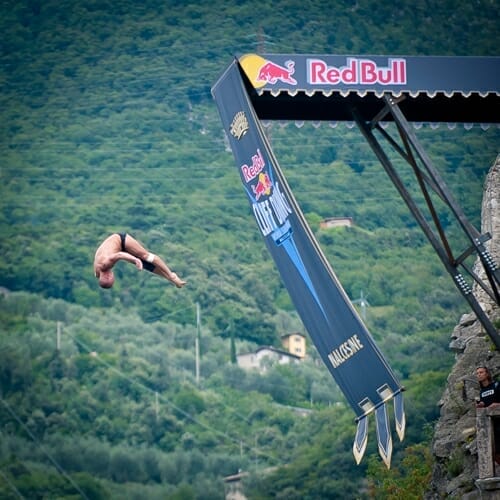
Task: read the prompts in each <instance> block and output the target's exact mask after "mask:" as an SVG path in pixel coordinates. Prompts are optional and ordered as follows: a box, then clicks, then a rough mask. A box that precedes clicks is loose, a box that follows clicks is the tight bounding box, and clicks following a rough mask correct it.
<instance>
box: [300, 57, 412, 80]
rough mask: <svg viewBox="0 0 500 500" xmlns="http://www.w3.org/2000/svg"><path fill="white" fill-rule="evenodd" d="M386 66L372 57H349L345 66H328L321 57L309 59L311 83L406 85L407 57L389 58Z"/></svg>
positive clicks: (308, 72) (308, 68)
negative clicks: (378, 63) (379, 64)
mask: <svg viewBox="0 0 500 500" xmlns="http://www.w3.org/2000/svg"><path fill="white" fill-rule="evenodd" d="M388 62H389V65H388V66H386V67H381V66H378V65H377V63H376V62H374V61H372V60H370V59H358V58H356V57H352V58H348V59H347V64H346V65H345V66H340V67H335V66H328V64H326V62H325V61H322V60H321V59H308V60H307V81H308V83H310V84H311V85H324V84H325V83H326V84H331V85H337V84H340V83H348V84H349V83H350V84H359V85H373V84H380V85H406V59H389V61H388Z"/></svg>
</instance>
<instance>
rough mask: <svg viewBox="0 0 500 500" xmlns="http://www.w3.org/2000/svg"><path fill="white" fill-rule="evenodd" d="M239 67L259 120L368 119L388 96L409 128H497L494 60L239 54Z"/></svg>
mask: <svg viewBox="0 0 500 500" xmlns="http://www.w3.org/2000/svg"><path fill="white" fill-rule="evenodd" d="M239 63H240V65H241V67H242V68H243V71H244V73H245V75H246V77H247V81H246V85H247V90H248V91H249V95H250V99H251V101H252V104H253V107H254V108H255V111H256V112H257V115H258V116H259V118H260V119H261V120H319V121H322V120H326V121H351V120H352V114H351V109H352V108H353V107H356V108H357V109H358V110H359V112H360V113H361V115H362V116H364V117H367V118H371V117H373V116H375V115H376V114H377V112H378V111H379V110H382V109H383V107H384V103H383V100H382V97H383V95H384V94H387V93H390V94H391V95H392V96H394V97H395V98H401V101H400V102H399V107H400V108H401V111H402V112H403V114H404V115H405V117H406V119H407V120H408V121H410V122H430V123H432V122H446V123H484V124H490V123H499V121H500V112H499V111H500V106H499V101H500V100H499V97H500V57H448V56H432V57H431V56H365V55H364V56H356V55H303V54H301V55H297V54H264V55H257V54H246V55H244V56H242V57H240V58H239ZM387 118H388V119H389V120H390V116H388V117H387Z"/></svg>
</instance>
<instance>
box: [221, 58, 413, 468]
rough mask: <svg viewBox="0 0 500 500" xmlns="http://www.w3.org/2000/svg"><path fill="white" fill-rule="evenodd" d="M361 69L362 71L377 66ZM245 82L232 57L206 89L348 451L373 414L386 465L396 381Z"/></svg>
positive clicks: (278, 75) (362, 440)
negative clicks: (344, 406) (339, 409)
mask: <svg viewBox="0 0 500 500" xmlns="http://www.w3.org/2000/svg"><path fill="white" fill-rule="evenodd" d="M349 64H351V65H349ZM357 64H358V63H348V67H349V68H351V71H359V70H358V69H357V68H358V66H357ZM293 69H294V68H293V66H292V65H290V64H288V65H286V64H284V65H283V67H281V66H280V67H277V66H272V65H266V62H265V61H264V64H263V65H261V67H260V68H258V71H259V73H258V76H259V78H264V79H266V81H268V82H273V81H278V80H280V81H281V82H284V83H285V84H287V85H294V84H295V82H296V77H295V76H294V72H293ZM314 71H315V75H316V76H315V78H319V77H320V76H319V75H320V74H321V75H330V76H328V77H326V76H324V78H329V79H334V78H335V77H334V75H333V72H332V70H331V69H330V70H327V69H325V70H324V71H323V70H321V71H320V70H319V69H317V70H314ZM363 71H364V74H365V75H366V77H368V75H371V74H372V72H373V71H375V70H374V69H373V68H372V70H369V69H368V68H365V69H364V70H363ZM389 74H391V75H392V76H390V78H391V79H397V80H398V81H399V80H404V78H405V77H406V76H405V70H404V65H403V64H402V63H401V62H400V61H394V62H391V63H390V64H389V69H387V70H385V71H384V72H382V73H380V75H381V76H380V78H382V79H389ZM321 78H323V77H321ZM345 78H347V76H345ZM249 85H250V83H249V81H248V77H247V76H246V74H245V72H244V71H243V68H242V66H241V65H240V63H239V62H238V61H234V62H233V63H232V64H231V65H230V66H229V68H228V69H227V70H226V71H225V73H224V74H223V75H222V77H221V78H220V80H219V81H218V82H217V83H216V84H215V85H214V87H213V89H212V94H213V96H214V98H215V101H216V104H217V107H218V110H219V113H220V116H221V119H222V123H223V126H224V130H225V132H226V133H227V137H228V139H229V142H230V145H231V148H232V151H233V154H234V157H235V160H236V167H237V169H238V172H239V174H240V177H241V182H242V184H243V188H244V191H245V193H246V195H247V197H248V201H249V202H250V207H251V212H252V213H253V216H254V217H255V221H256V223H257V227H258V230H259V231H260V233H261V234H262V237H263V238H264V240H265V243H266V245H267V248H268V249H269V252H270V253H271V255H272V257H273V259H274V261H275V263H276V266H277V267H278V270H279V272H280V275H281V278H282V280H283V282H284V284H285V286H286V288H287V290H288V293H289V294H290V297H291V299H292V301H293V303H294V306H295V308H296V310H297V311H298V313H299V315H300V317H301V319H302V322H303V324H304V326H305V328H306V329H307V331H308V333H309V335H310V337H311V339H312V341H313V342H314V344H315V346H316V348H317V350H318V352H319V354H320V355H321V358H322V360H323V362H324V364H325V365H326V367H327V368H328V370H329V371H330V373H331V375H332V376H333V378H334V379H335V381H336V382H337V384H338V385H339V387H340V388H341V390H342V391H343V393H344V395H345V397H346V399H347V401H348V402H349V404H350V405H351V407H352V409H353V410H354V412H355V414H356V420H357V423H358V426H357V432H356V437H355V441H354V446H353V452H354V456H355V459H356V461H357V463H359V462H360V461H361V459H362V457H363V454H364V452H365V449H366V444H367V429H368V417H369V415H375V422H376V429H377V437H378V445H379V452H380V454H381V456H382V458H383V459H384V461H385V463H386V465H387V466H388V467H389V465H390V460H391V454H392V438H391V432H390V428H389V418H388V412H387V405H388V404H389V402H391V405H392V406H393V407H394V415H395V418H394V421H395V425H396V430H397V433H398V436H399V438H400V439H403V435H404V429H405V415H404V409H403V398H402V387H401V386H400V384H399V383H398V381H397V380H396V377H395V376H394V374H393V372H392V370H391V368H390V367H389V365H388V364H387V362H386V361H385V359H384V357H383V356H382V354H381V352H380V351H379V349H378V348H377V346H376V345H375V342H374V340H373V338H372V336H371V335H370V333H369V332H368V330H367V328H366V326H365V325H364V324H363V322H362V321H361V319H360V317H359V315H358V314H357V312H356V310H355V309H354V307H353V305H352V303H351V302H350V300H349V298H348V297H347V295H346V293H345V291H344V290H343V288H342V285H341V284H340V282H339V280H338V279H337V277H336V275H335V273H334V272H333V270H332V267H331V266H330V264H329V263H328V261H327V259H326V258H325V256H324V254H323V252H322V251H321V249H320V247H319V245H318V242H317V241H316V239H315V237H314V235H313V233H312V231H311V229H310V228H309V226H308V224H307V222H306V220H305V218H304V215H303V214H302V212H301V209H300V207H299V206H298V204H297V202H296V200H295V198H294V196H293V194H292V192H291V190H290V188H289V186H288V184H287V181H286V179H285V177H284V175H283V173H282V171H281V169H280V167H279V165H278V162H277V161H276V159H275V158H274V156H273V153H272V151H271V148H270V145H269V143H268V142H267V140H266V137H265V135H264V133H263V129H262V126H261V124H260V121H259V118H258V116H257V114H256V112H255V110H254V108H253V106H252V103H251V101H250V98H249V95H248V91H249V90H248V89H249V88H251V87H249Z"/></svg>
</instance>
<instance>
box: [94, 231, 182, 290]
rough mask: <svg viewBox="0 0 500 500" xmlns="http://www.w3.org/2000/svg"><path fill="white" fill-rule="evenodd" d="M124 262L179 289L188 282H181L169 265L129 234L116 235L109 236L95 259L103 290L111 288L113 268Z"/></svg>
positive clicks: (96, 271) (96, 270) (96, 273)
mask: <svg viewBox="0 0 500 500" xmlns="http://www.w3.org/2000/svg"><path fill="white" fill-rule="evenodd" d="M119 260H124V261H126V262H130V263H131V264H134V265H135V267H137V269H147V270H148V271H150V272H152V273H154V274H157V275H158V276H161V277H163V278H165V279H167V280H168V281H171V282H172V283H173V284H174V285H175V286H176V287H177V288H182V287H183V286H184V285H185V284H186V281H184V280H181V279H180V278H179V276H177V274H176V273H174V272H173V271H171V270H170V269H169V267H168V266H167V264H165V262H164V261H163V260H162V259H161V258H160V257H158V255H155V254H153V253H151V252H149V251H148V250H146V249H145V248H144V247H143V246H142V245H141V244H140V243H139V242H138V241H137V240H136V239H135V238H132V236H130V234H127V233H114V234H112V235H110V236H108V237H107V238H106V239H105V240H104V241H103V242H102V243H101V244H100V245H99V248H98V249H97V250H96V253H95V257H94V272H95V277H96V278H97V279H98V280H99V285H100V286H101V287H102V288H111V287H112V286H113V284H114V282H115V276H114V274H113V266H114V265H115V264H116V263H117V262H118V261H119Z"/></svg>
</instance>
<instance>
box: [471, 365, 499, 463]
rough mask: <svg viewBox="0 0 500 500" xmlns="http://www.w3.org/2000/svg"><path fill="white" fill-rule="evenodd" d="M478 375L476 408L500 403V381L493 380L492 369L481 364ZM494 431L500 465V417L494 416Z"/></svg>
mask: <svg viewBox="0 0 500 500" xmlns="http://www.w3.org/2000/svg"><path fill="white" fill-rule="evenodd" d="M476 377H477V381H478V382H479V401H477V402H476V408H488V407H495V406H498V405H500V383H499V382H497V381H495V380H493V377H492V376H491V373H490V370H489V369H488V368H486V366H479V367H478V368H476ZM493 433H494V438H495V449H494V455H495V462H496V463H497V464H499V465H500V418H493Z"/></svg>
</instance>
